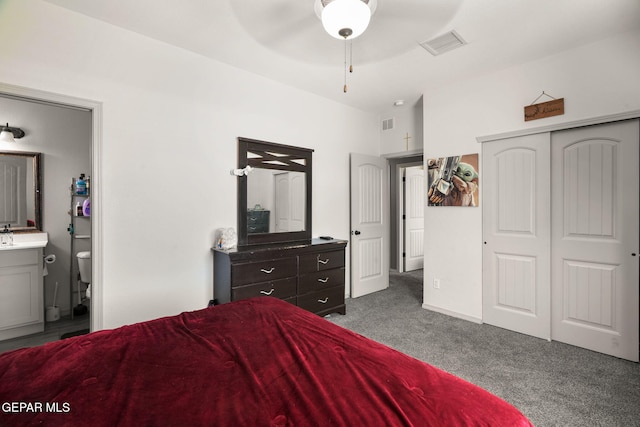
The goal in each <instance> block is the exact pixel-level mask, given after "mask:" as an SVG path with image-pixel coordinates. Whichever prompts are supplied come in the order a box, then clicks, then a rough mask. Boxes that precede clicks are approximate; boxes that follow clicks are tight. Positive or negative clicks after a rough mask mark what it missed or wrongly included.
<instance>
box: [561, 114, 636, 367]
mask: <svg viewBox="0 0 640 427" xmlns="http://www.w3.org/2000/svg"><path fill="white" fill-rule="evenodd" d="M638 123H639V121H638V120H633V121H626V122H618V123H612V124H606V125H600V126H590V127H585V128H579V129H571V130H566V131H562V132H555V133H554V134H553V135H552V153H551V158H552V169H551V173H552V176H553V182H554V186H553V187H552V202H551V203H552V206H553V216H552V224H553V227H552V239H551V243H552V248H553V258H552V259H553V261H552V274H553V276H552V281H553V294H552V301H553V303H552V307H553V308H552V320H553V322H552V338H553V339H554V340H558V341H562V342H565V343H568V344H573V345H577V346H580V347H584V348H588V349H591V350H595V351H598V352H602V353H606V354H610V355H613V356H616V357H621V358H624V359H629V360H633V361H638V350H639V348H638V258H637V254H638V248H639V244H638V232H639V230H638V218H639V212H638V210H639V209H638V206H639V196H638V193H639V188H638V158H639V150H638V145H639V143H640V131H639V126H638Z"/></svg>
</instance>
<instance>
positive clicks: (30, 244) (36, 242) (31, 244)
mask: <svg viewBox="0 0 640 427" xmlns="http://www.w3.org/2000/svg"><path fill="white" fill-rule="evenodd" d="M47 243H49V234H48V233H14V234H13V245H0V251H6V250H12V249H29V248H44V247H45V246H47Z"/></svg>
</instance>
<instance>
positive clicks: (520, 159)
mask: <svg viewBox="0 0 640 427" xmlns="http://www.w3.org/2000/svg"><path fill="white" fill-rule="evenodd" d="M549 140H550V136H549V133H541V134H535V135H527V136H522V137H517V138H510V139H505V140H499V141H493V142H490V143H486V144H484V145H483V147H482V159H483V162H482V180H483V183H482V187H483V192H482V197H483V204H482V206H483V215H482V218H483V219H482V222H483V231H482V234H483V240H484V245H483V252H482V258H483V259H482V263H483V268H482V270H483V273H482V274H483V276H482V281H483V298H482V299H483V314H482V316H483V321H484V322H485V323H488V324H491V325H495V326H499V327H502V328H505V329H509V330H513V331H516V332H521V333H524V334H527V335H533V336H535V337H539V338H544V339H550V333H551V332H550V329H551V326H550V323H551V319H550V275H551V273H550V258H549V245H550V243H549V239H550V229H549V224H550V219H549V218H550V210H549V202H550V194H549V187H550V185H549V184H550V182H549V177H550V172H549Z"/></svg>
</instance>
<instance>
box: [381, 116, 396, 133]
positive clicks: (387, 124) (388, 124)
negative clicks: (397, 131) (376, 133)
mask: <svg viewBox="0 0 640 427" xmlns="http://www.w3.org/2000/svg"><path fill="white" fill-rule="evenodd" d="M393 124H394V120H393V117H392V118H390V119H384V120H383V121H382V130H391V129H393Z"/></svg>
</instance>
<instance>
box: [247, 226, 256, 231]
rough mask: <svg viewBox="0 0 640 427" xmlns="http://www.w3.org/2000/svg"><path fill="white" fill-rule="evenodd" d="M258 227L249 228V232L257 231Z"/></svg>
mask: <svg viewBox="0 0 640 427" xmlns="http://www.w3.org/2000/svg"><path fill="white" fill-rule="evenodd" d="M256 229H257V227H252V226H249V231H256Z"/></svg>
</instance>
